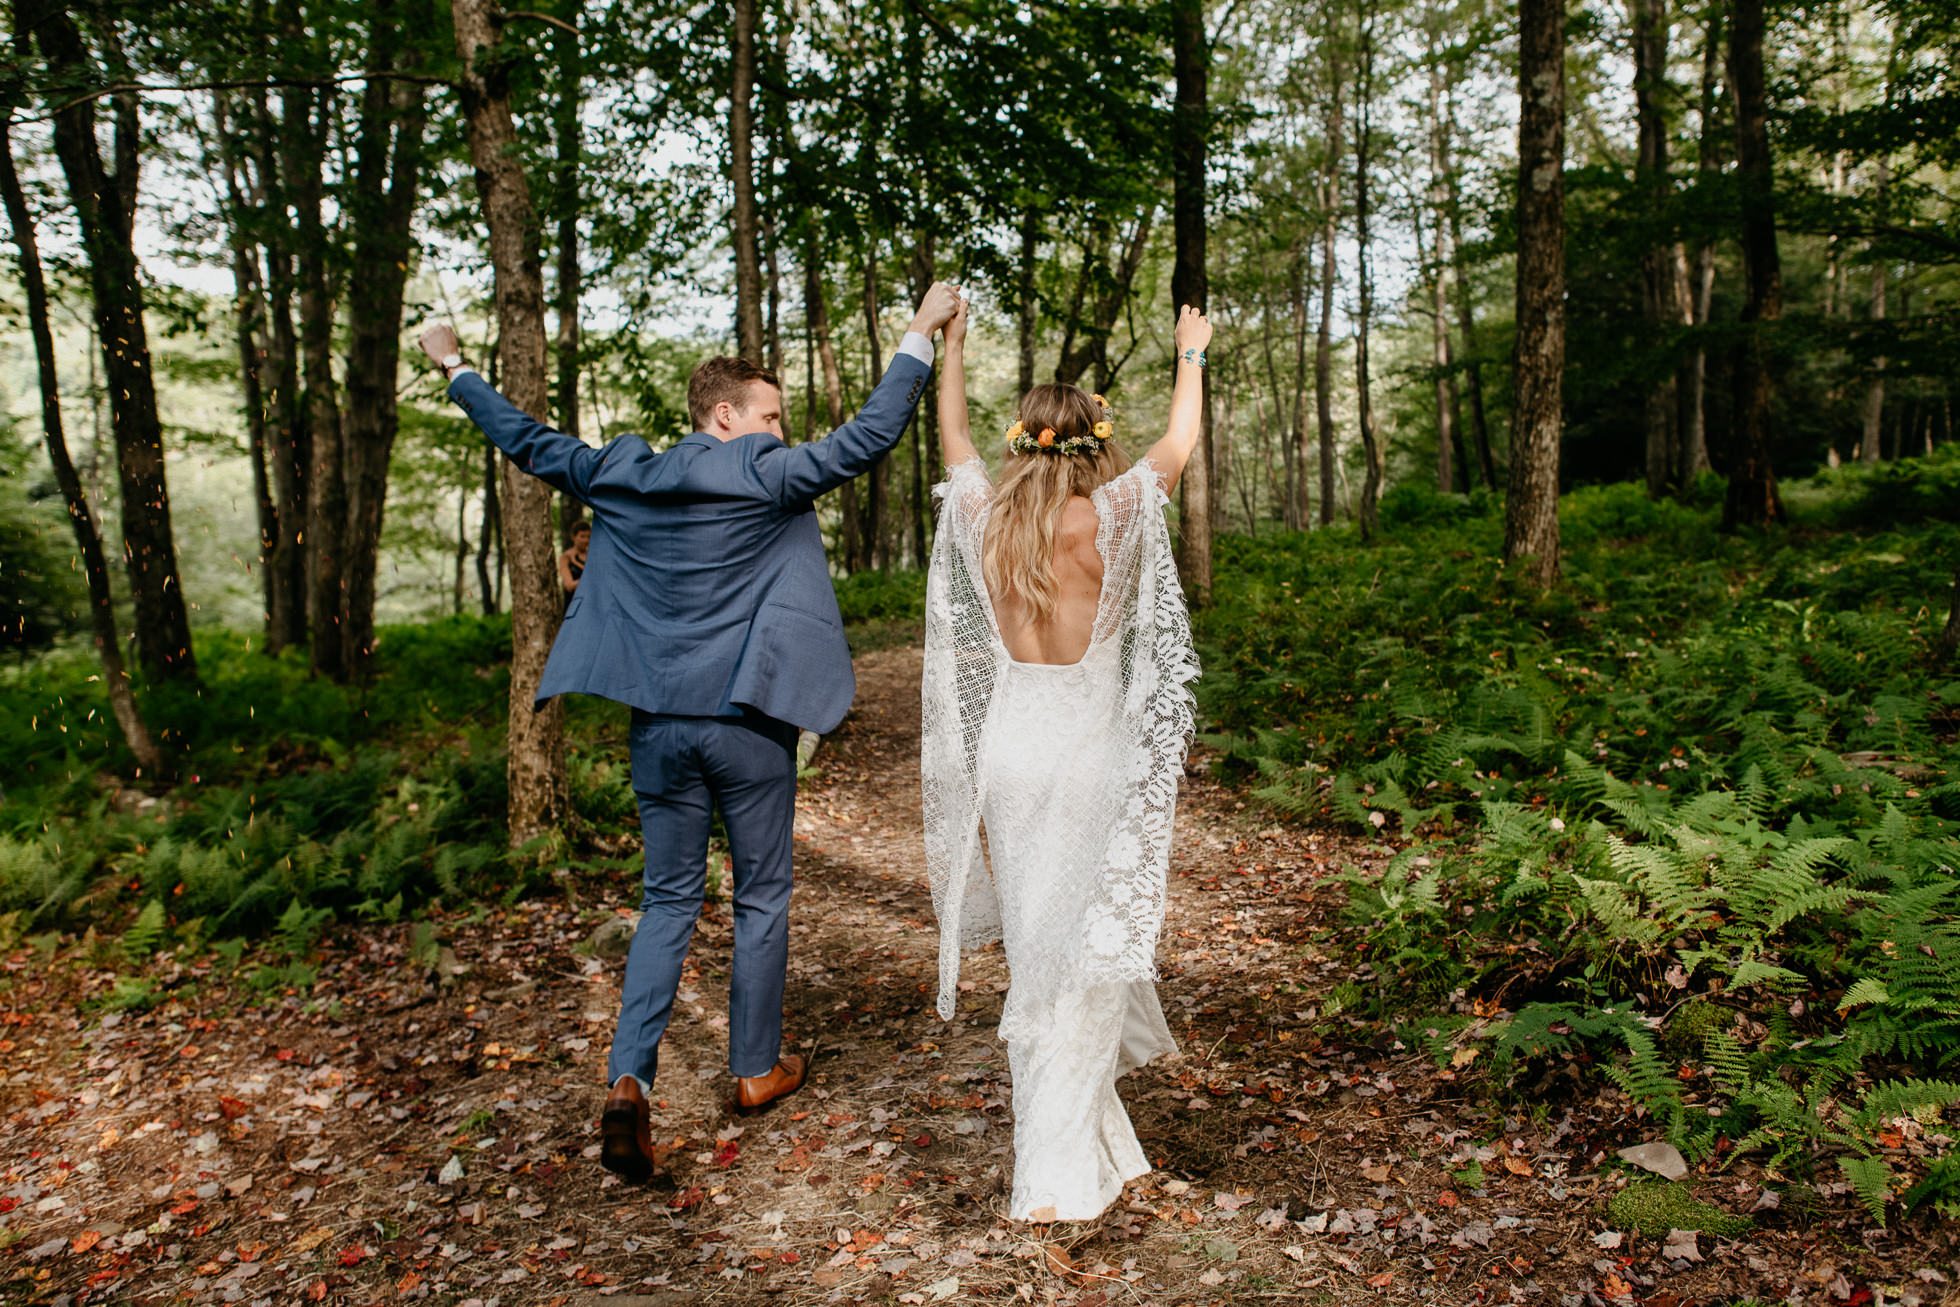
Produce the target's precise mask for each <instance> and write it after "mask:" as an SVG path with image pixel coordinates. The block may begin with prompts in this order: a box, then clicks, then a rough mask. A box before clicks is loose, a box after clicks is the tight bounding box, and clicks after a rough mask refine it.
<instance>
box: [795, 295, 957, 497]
mask: <svg viewBox="0 0 1960 1307" xmlns="http://www.w3.org/2000/svg"><path fill="white" fill-rule="evenodd" d="M922 355H923V357H921V356H922ZM931 375H932V342H931V341H930V340H927V339H926V338H925V337H924V336H921V335H919V334H918V333H917V332H907V333H906V336H905V342H904V343H903V344H901V345H900V346H899V347H898V353H896V354H894V355H892V360H891V362H890V364H888V365H887V366H886V368H885V375H884V378H883V379H882V380H881V381H879V383H878V386H877V388H876V389H875V390H873V391H872V392H871V398H869V399H867V400H865V401H864V407H863V408H861V409H859V410H858V415H857V416H856V417H854V418H852V419H851V420H850V421H849V422H846V423H845V424H844V425H843V426H841V427H839V428H837V429H836V430H835V431H833V432H831V433H830V434H829V435H827V436H825V437H824V438H823V439H822V440H813V441H810V442H809V443H808V444H803V445H797V446H794V447H793V448H790V449H783V450H779V451H778V452H777V453H776V455H775V457H774V458H772V459H769V460H767V461H766V462H764V463H762V464H761V465H760V466H759V468H758V470H759V471H761V472H762V474H763V475H764V476H765V477H766V478H767V479H768V480H769V481H770V482H771V484H772V488H773V489H774V490H775V492H776V499H777V501H778V502H779V503H783V504H807V503H810V502H811V501H813V500H815V499H816V498H817V497H818V496H820V495H822V494H824V493H825V492H826V491H829V490H834V489H836V488H837V487H838V486H841V485H843V484H844V483H845V482H846V481H849V480H850V479H851V478H853V477H856V476H861V475H863V474H864V473H866V472H869V471H870V470H871V469H872V468H873V467H875V466H877V463H878V460H879V459H880V458H881V457H883V456H884V455H885V454H886V453H887V452H888V451H889V450H890V449H891V447H892V446H893V445H896V444H897V443H898V439H899V437H900V436H902V435H904V434H905V427H906V424H907V423H909V422H910V421H911V420H912V412H913V410H914V409H916V408H918V406H919V397H920V396H921V395H923V394H924V393H925V389H926V379H927V378H928V377H930V376H931ZM771 464H774V466H770V465H771Z"/></svg>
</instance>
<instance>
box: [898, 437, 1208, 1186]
mask: <svg viewBox="0 0 1960 1307" xmlns="http://www.w3.org/2000/svg"><path fill="white" fill-rule="evenodd" d="M991 489H992V488H991V486H990V485H989V484H988V482H987V479H986V473H985V470H984V468H983V467H982V465H981V464H980V463H978V462H977V461H973V462H969V463H966V464H962V465H961V466H960V467H957V468H955V469H953V470H952V472H951V473H950V475H949V476H948V479H947V482H946V484H945V485H944V486H942V487H941V491H940V493H941V494H943V495H944V496H945V497H946V501H947V505H946V511H945V513H944V514H943V516H942V518H941V522H940V538H939V544H938V545H937V546H936V547H935V550H934V557H933V566H932V574H931V577H930V578H929V582H928V588H927V623H926V676H925V691H924V700H925V732H924V746H923V757H922V762H923V780H924V786H925V794H926V837H927V853H928V863H929V865H930V866H931V869H932V873H933V897H934V904H935V906H936V907H937V908H938V909H939V916H940V927H941V952H940V964H941V965H940V973H941V994H940V1011H941V1013H942V1014H943V1015H946V1016H950V1015H951V1012H952V1002H953V995H954V994H955V993H956V992H957V983H956V982H957V976H958V965H959V951H960V948H961V947H962V945H964V946H966V947H973V946H975V945H978V944H984V943H988V942H991V941H992V940H995V939H998V940H1001V941H1002V942H1003V944H1004V947H1005V950H1006V953H1007V962H1008V968H1009V971H1010V974H1011V977H1012V983H1011V986H1010V989H1009V991H1008V996H1007V1002H1006V1005H1005V1008H1004V1010H1003V1011H1002V1014H1001V1024H1000V1035H1001V1038H1002V1039H1003V1040H1005V1041H1006V1043H1007V1046H1008V1060H1009V1066H1010V1069H1011V1071H1012V1075H1013V1081H1014V1157H1015V1163H1014V1184H1013V1193H1012V1197H1011V1199H1010V1207H1009V1212H1010V1215H1011V1216H1013V1217H1014V1218H1016V1219H1021V1220H1027V1219H1049V1220H1087V1219H1090V1218H1092V1217H1094V1216H1096V1215H1098V1214H1100V1213H1101V1212H1102V1211H1103V1209H1104V1208H1106V1207H1107V1206H1108V1205H1109V1204H1110V1202H1111V1201H1112V1200H1114V1199H1115V1197H1116V1196H1117V1195H1118V1194H1119V1193H1121V1192H1122V1187H1123V1184H1124V1182H1125V1181H1127V1180H1131V1179H1134V1178H1135V1177H1137V1176H1140V1175H1143V1174H1145V1173H1147V1172H1148V1171H1149V1170H1150V1164H1149V1161H1148V1159H1147V1158H1146V1157H1145V1155H1144V1152H1143V1149H1142V1147H1141V1145H1140V1144H1139V1143H1138V1142H1137V1138H1136V1133H1135V1131H1134V1129H1132V1127H1131V1125H1130V1120H1129V1115H1128V1113H1127V1112H1126V1111H1125V1110H1124V1108H1123V1103H1122V1100H1121V1099H1120V1098H1119V1097H1118V1095H1117V1092H1116V1081H1117V1079H1118V1077H1120V1076H1122V1075H1123V1074H1125V1073H1126V1072H1128V1071H1131V1070H1133V1069H1135V1068H1136V1067H1139V1066H1142V1065H1143V1064H1145V1063H1146V1062H1149V1061H1150V1060H1151V1059H1153V1058H1156V1057H1159V1056H1161V1055H1164V1054H1166V1053H1170V1052H1172V1051H1174V1050H1175V1047H1176V1045H1175V1043H1174V1042H1173V1040H1172V1038H1171V1033H1170V1028H1169V1026H1168V1025H1166V1023H1165V1021H1164V1014H1163V1008H1162V1007H1161V1006H1160V1005H1159V1003H1158V1000H1157V991H1156V986H1155V983H1154V980H1155V953H1156V944H1157V935H1158V933H1159V931H1160V930H1161V928H1162V924H1163V904H1164V878H1165V872H1166V868H1167V865H1168V862H1169V853H1170V827H1171V821H1172V818H1173V817H1174V815H1175V798H1176V784H1177V776H1178V774H1179V773H1180V772H1181V770H1182V765H1183V758H1184V751H1185V749H1186V747H1187V746H1188V743H1189V738H1190V730H1191V720H1192V718H1191V700H1190V692H1189V689H1188V686H1187V682H1188V681H1189V680H1190V679H1191V678H1192V677H1194V676H1195V675H1196V674H1197V663H1196V659H1195V657H1194V656H1193V655H1192V652H1191V645H1190V627H1189V623H1188V620H1187V619H1186V617H1185V614H1184V606H1183V593H1182V591H1181V589H1180V588H1179V587H1178V585H1177V577H1176V571H1175V568H1174V567H1173V566H1172V565H1171V562H1170V554H1169V536H1168V533H1167V532H1166V530H1165V527H1164V522H1163V516H1162V506H1163V503H1164V502H1165V500H1164V495H1163V492H1162V489H1161V485H1160V483H1159V481H1158V478H1157V475H1156V473H1155V471H1154V470H1152V469H1151V468H1149V467H1148V466H1146V465H1139V467H1138V468H1136V469H1133V470H1132V471H1131V472H1130V473H1127V474H1125V475H1124V476H1123V477H1120V478H1117V479H1116V480H1114V481H1112V482H1110V483H1109V484H1108V485H1106V486H1104V487H1102V488H1101V489H1100V490H1099V491H1098V492H1097V493H1096V495H1095V497H1094V503H1095V506H1096V509H1097V513H1098V516H1099V518H1100V528H1099V530H1098V532H1097V548H1098V550H1099V552H1101V554H1102V557H1103V567H1104V578H1103V593H1102V602H1101V604H1100V605H1099V607H1098V613H1097V619H1096V625H1095V630H1094V632H1093V635H1092V638H1091V642H1090V646H1089V649H1088V652H1087V653H1085V654H1084V655H1083V657H1082V659H1081V661H1080V662H1077V663H1072V664H1068V665H1066V666H1055V665H1048V664H1031V663H1021V662H1016V661H1015V660H1014V659H1013V658H1011V657H1010V656H1009V655H1008V653H1007V650H1006V647H1005V646H1004V645H1003V644H1002V642H1001V640H1000V636H999V631H998V627H997V625H996V623H995V621H994V618H993V612H992V606H991V604H990V603H989V602H988V601H987V596H986V593H985V586H984V583H983V582H982V581H981V579H980V575H981V574H980V571H979V554H980V543H981V540H982V538H983V537H984V535H985V531H986V517H987V509H988V507H989V503H990V499H991ZM982 823H984V827H985V845H986V857H985V860H984V862H983V859H982V853H981V840H980V837H979V829H980V827H981V825H982ZM985 862H990V863H991V864H992V874H991V876H989V874H988V871H987V868H986V866H985Z"/></svg>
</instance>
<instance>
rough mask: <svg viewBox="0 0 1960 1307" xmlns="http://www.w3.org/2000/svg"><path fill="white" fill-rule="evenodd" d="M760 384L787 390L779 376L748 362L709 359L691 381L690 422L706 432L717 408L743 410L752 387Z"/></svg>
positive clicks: (720, 358) (689, 389)
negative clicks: (756, 383)
mask: <svg viewBox="0 0 1960 1307" xmlns="http://www.w3.org/2000/svg"><path fill="white" fill-rule="evenodd" d="M757 381H766V382H768V383H769V384H770V385H772V386H774V387H775V388H776V389H777V390H781V389H782V388H783V383H782V382H780V381H778V380H776V374H775V373H773V372H771V371H770V370H769V369H768V368H765V367H759V366H757V365H756V364H754V363H751V362H749V361H748V360H747V359H740V358H728V357H727V356H725V355H724V356H718V357H716V358H711V359H708V360H707V361H706V362H704V363H702V364H701V366H700V367H698V368H696V369H694V375H693V376H691V377H689V378H688V379H687V417H688V421H690V422H692V423H694V429H695V430H696V431H706V430H707V429H708V419H709V418H711V417H713V416H714V415H715V405H717V404H722V403H727V404H733V405H734V406H735V407H737V408H741V407H742V406H743V405H745V404H747V403H748V402H749V386H750V385H751V384H752V383H754V382H757Z"/></svg>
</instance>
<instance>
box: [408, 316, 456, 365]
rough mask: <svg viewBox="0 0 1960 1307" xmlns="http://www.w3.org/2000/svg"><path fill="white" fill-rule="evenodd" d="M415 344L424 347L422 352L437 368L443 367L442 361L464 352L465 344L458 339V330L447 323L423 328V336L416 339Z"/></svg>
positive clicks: (437, 323) (435, 323)
mask: <svg viewBox="0 0 1960 1307" xmlns="http://www.w3.org/2000/svg"><path fill="white" fill-rule="evenodd" d="M415 343H416V344H418V345H420V346H421V347H422V352H423V353H424V354H427V355H428V356H429V361H430V362H431V363H434V364H435V365H436V366H437V367H441V366H442V361H443V360H444V359H446V358H448V357H449V356H450V355H451V354H461V353H462V352H463V342H462V341H460V340H458V339H457V338H456V329H455V328H454V327H452V326H450V325H449V324H448V323H446V322H432V323H430V324H429V325H428V326H426V327H424V328H422V334H421V335H420V336H418V337H416V339H415Z"/></svg>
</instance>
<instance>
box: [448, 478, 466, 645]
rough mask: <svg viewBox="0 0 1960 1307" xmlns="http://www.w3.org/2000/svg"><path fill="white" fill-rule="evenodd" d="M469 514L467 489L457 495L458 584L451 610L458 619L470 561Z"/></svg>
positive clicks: (456, 584)
mask: <svg viewBox="0 0 1960 1307" xmlns="http://www.w3.org/2000/svg"><path fill="white" fill-rule="evenodd" d="M469 512H470V492H469V490H468V488H467V487H465V488H464V489H462V490H460V491H458V492H457V493H456V583H455V587H454V589H453V592H452V593H451V595H450V608H449V611H450V613H451V614H452V615H453V616H456V617H461V616H462V615H463V575H464V569H465V568H466V567H468V565H469V561H470V536H469Z"/></svg>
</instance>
